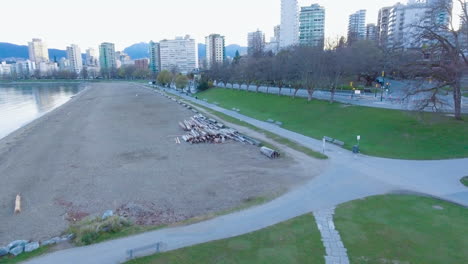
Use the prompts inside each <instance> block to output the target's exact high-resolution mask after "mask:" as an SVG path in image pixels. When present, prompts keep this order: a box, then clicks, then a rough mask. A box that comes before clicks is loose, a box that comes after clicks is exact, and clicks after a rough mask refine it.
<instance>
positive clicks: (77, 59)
mask: <svg viewBox="0 0 468 264" xmlns="http://www.w3.org/2000/svg"><path fill="white" fill-rule="evenodd" d="M67 58H68V60H69V61H70V69H71V70H72V71H74V72H76V73H77V74H80V72H81V70H82V69H83V59H82V58H81V49H80V47H78V45H75V44H72V45H70V47H67Z"/></svg>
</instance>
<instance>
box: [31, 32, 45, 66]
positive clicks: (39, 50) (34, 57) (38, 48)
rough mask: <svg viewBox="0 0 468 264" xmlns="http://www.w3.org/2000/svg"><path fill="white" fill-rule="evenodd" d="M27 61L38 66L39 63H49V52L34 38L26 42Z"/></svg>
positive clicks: (39, 40)
mask: <svg viewBox="0 0 468 264" xmlns="http://www.w3.org/2000/svg"><path fill="white" fill-rule="evenodd" d="M28 51H29V60H30V61H32V62H34V63H35V64H36V66H38V65H39V64H40V63H41V62H49V50H48V49H47V45H46V44H45V43H44V42H42V40H41V39H38V38H35V39H33V40H32V41H31V42H28Z"/></svg>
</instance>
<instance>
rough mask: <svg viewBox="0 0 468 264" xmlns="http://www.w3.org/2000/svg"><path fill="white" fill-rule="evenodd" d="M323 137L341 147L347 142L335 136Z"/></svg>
mask: <svg viewBox="0 0 468 264" xmlns="http://www.w3.org/2000/svg"><path fill="white" fill-rule="evenodd" d="M323 139H325V141H326V142H329V143H332V144H335V145H338V146H340V147H343V146H344V145H345V143H344V142H343V141H340V140H338V139H334V138H331V137H323Z"/></svg>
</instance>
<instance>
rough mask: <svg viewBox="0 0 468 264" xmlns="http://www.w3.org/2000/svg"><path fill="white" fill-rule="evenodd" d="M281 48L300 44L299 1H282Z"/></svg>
mask: <svg viewBox="0 0 468 264" xmlns="http://www.w3.org/2000/svg"><path fill="white" fill-rule="evenodd" d="M279 41H280V48H282V49H283V48H287V47H289V46H293V45H296V44H298V42H299V6H298V4H297V0H281V25H280V40H279Z"/></svg>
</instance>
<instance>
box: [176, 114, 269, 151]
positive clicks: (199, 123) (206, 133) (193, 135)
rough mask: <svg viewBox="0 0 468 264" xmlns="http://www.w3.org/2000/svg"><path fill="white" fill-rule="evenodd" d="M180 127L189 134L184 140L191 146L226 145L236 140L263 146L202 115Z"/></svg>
mask: <svg viewBox="0 0 468 264" xmlns="http://www.w3.org/2000/svg"><path fill="white" fill-rule="evenodd" d="M179 126H180V127H181V128H182V129H183V130H184V131H187V132H188V133H187V134H186V135H184V136H182V139H183V140H184V141H185V142H189V143H191V144H197V143H224V142H226V140H234V141H238V142H243V143H248V144H251V145H255V146H260V144H261V143H260V142H258V141H257V140H255V139H253V138H250V137H247V136H245V135H242V134H241V133H239V132H238V131H237V130H234V129H232V128H228V127H226V126H225V125H224V124H222V123H219V122H218V121H216V120H214V119H212V118H207V117H205V116H204V115H202V114H197V115H194V116H193V117H191V118H190V119H189V120H184V121H182V122H179Z"/></svg>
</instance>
